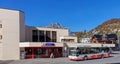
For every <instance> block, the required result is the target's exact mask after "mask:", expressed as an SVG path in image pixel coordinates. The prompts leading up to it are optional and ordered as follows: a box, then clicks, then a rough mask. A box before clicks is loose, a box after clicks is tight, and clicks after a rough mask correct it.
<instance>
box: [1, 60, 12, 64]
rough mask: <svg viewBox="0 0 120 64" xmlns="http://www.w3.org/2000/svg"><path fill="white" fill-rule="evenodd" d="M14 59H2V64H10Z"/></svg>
mask: <svg viewBox="0 0 120 64" xmlns="http://www.w3.org/2000/svg"><path fill="white" fill-rule="evenodd" d="M13 61H14V60H7V61H2V60H0V64H9V63H11V62H13Z"/></svg>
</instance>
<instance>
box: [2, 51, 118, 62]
mask: <svg viewBox="0 0 120 64" xmlns="http://www.w3.org/2000/svg"><path fill="white" fill-rule="evenodd" d="M111 63H113V64H120V52H115V53H113V54H111V57H109V58H104V59H92V60H85V61H70V60H69V59H68V58H63V57H62V58H54V59H51V58H38V59H24V60H10V61H0V64H111Z"/></svg>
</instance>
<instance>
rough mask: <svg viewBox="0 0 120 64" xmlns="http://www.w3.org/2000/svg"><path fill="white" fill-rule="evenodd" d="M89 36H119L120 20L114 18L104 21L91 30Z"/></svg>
mask: <svg viewBox="0 0 120 64" xmlns="http://www.w3.org/2000/svg"><path fill="white" fill-rule="evenodd" d="M88 33H89V34H111V33H114V34H117V35H120V19H119V18H114V19H110V20H107V21H105V22H104V23H103V24H101V25H99V26H98V27H96V28H95V29H92V30H91V31H90V32H88Z"/></svg>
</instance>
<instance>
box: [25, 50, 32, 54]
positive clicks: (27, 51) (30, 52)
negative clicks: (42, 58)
mask: <svg viewBox="0 0 120 64" xmlns="http://www.w3.org/2000/svg"><path fill="white" fill-rule="evenodd" d="M25 51H26V56H31V55H32V49H31V48H29V49H25Z"/></svg>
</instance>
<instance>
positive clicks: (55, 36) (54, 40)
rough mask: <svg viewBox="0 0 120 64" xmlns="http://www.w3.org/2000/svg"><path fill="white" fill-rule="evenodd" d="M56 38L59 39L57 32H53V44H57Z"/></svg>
mask: <svg viewBox="0 0 120 64" xmlns="http://www.w3.org/2000/svg"><path fill="white" fill-rule="evenodd" d="M56 38H57V33H56V31H52V42H56V41H57V40H56Z"/></svg>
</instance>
